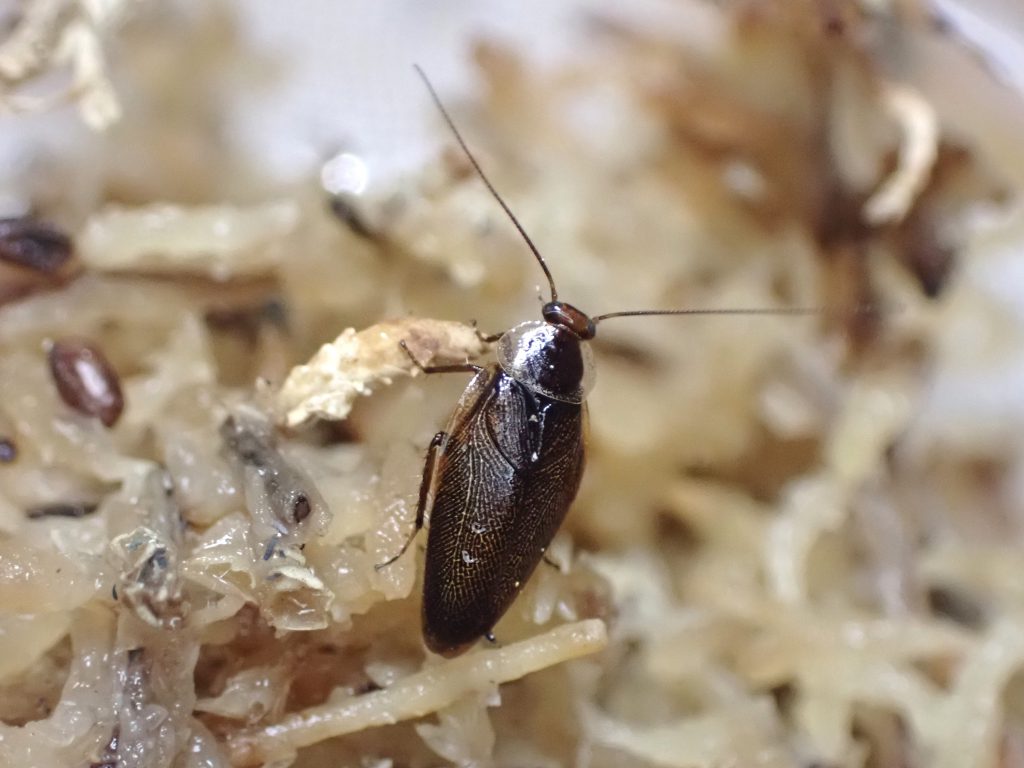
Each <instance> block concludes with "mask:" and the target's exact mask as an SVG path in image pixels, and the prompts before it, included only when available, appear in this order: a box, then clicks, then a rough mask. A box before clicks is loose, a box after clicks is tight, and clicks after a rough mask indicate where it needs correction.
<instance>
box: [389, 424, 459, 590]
mask: <svg viewBox="0 0 1024 768" xmlns="http://www.w3.org/2000/svg"><path fill="white" fill-rule="evenodd" d="M447 440H448V433H447V432H438V433H437V434H436V435H434V439H433V440H431V441H430V447H429V448H427V461H426V464H425V465H424V467H423V479H421V480H420V498H419V501H418V502H417V503H416V523H415V525H414V527H413V529H412V534H410V536H409V538H408V539H406V540H405V544H403V545H402V548H401V549H400V550H398V554H397V555H395V556H394V557H392V558H390V559H388V560H385V561H384V562H383V563H378V564H377V565H375V566H374V568H375V569H376V570H378V571H379V570H380V569H381V568H387V567H388V566H389V565H391V564H392V563H393V562H395V561H396V560H397V559H398V558H400V557H401V556H402V555H404V554H405V551H406V550H407V549H408V548H409V545H410V544H412V541H413V539H415V538H416V534H417V533H419V532H420V531H421V530H422V529H423V521H424V520H425V519H426V515H427V502H428V500H429V499H430V488H431V486H432V485H433V482H434V475H435V474H436V473H437V460H438V458H439V457H440V454H441V451H442V450H443V449H444V444H445V442H447Z"/></svg>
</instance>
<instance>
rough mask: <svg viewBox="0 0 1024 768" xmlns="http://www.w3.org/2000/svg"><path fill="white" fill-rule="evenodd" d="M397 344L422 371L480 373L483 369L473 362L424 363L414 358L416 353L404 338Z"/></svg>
mask: <svg viewBox="0 0 1024 768" xmlns="http://www.w3.org/2000/svg"><path fill="white" fill-rule="evenodd" d="M398 346H400V347H401V348H402V350H403V351H404V352H405V354H407V355H408V356H409V359H410V360H412V364H413V365H415V366H416V367H417V368H419V369H420V370H421V371H423V373H480V371H482V370H483V368H481V367H480V366H479V365H473V363H457V364H455V365H424V364H423V363H421V362H420V361H419V360H417V359H416V355H414V354H413V353H412V350H411V349H409V345H408V344H406V343H405V339H402V340H401V341H400V342H398Z"/></svg>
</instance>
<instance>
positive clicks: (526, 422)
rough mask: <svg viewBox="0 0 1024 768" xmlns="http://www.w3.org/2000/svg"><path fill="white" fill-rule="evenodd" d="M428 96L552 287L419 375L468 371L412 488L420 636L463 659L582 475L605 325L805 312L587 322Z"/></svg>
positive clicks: (535, 559) (533, 562)
mask: <svg viewBox="0 0 1024 768" xmlns="http://www.w3.org/2000/svg"><path fill="white" fill-rule="evenodd" d="M416 71H417V73H418V74H419V75H420V77H421V78H422V79H423V82H424V83H425V84H426V87H427V89H428V91H429V92H430V95H431V98H432V99H433V100H434V102H435V104H436V105H437V107H438V109H439V110H440V112H441V114H442V116H443V117H444V119H445V122H447V124H448V126H449V128H451V130H452V133H453V134H454V135H455V138H456V140H457V141H458V143H459V145H460V146H461V147H462V150H463V151H464V152H465V153H466V156H467V158H468V159H469V161H470V163H471V164H472V165H473V167H474V168H475V169H476V172H477V174H478V175H479V176H480V178H481V179H482V180H483V182H484V184H485V185H486V186H487V189H488V190H489V191H490V193H491V194H492V195H493V196H494V198H495V199H496V200H497V202H498V204H499V205H500V206H501V207H502V209H503V210H504V211H505V213H506V214H507V215H508V217H509V219H511V221H512V223H513V225H514V226H515V227H516V229H517V230H518V231H519V233H520V235H522V237H523V239H524V241H525V242H526V244H527V246H528V247H529V248H530V250H531V251H532V252H533V255H534V257H535V258H536V259H537V263H538V264H539V265H540V268H541V269H542V270H543V271H544V275H545V277H546V278H547V281H548V285H549V287H550V289H551V301H549V302H547V303H546V304H545V305H544V307H543V309H542V313H541V314H542V316H543V319H542V320H537V321H531V322H526V323H521V324H520V325H517V326H515V327H514V328H512V329H510V330H509V331H507V332H505V333H501V334H495V335H494V336H481V338H483V339H484V340H486V341H489V342H497V346H496V352H497V363H496V364H491V365H487V366H479V365H472V364H470V363H465V364H461V365H443V366H430V367H427V366H424V365H422V364H421V363H420V362H419V361H418V360H416V358H415V357H413V356H412V354H411V353H410V352H409V350H408V348H407V347H406V346H405V345H404V343H403V344H402V347H403V349H405V351H406V352H407V353H408V354H409V356H410V358H412V361H413V363H414V364H415V365H416V366H417V367H418V368H419V369H420V370H422V371H423V372H424V373H472V374H474V376H473V379H472V381H470V383H469V386H467V387H466V390H465V392H463V394H462V397H461V398H460V399H459V402H458V404H457V405H456V406H455V411H454V413H453V414H452V416H451V419H450V420H449V422H448V426H447V427H446V429H445V430H444V431H443V432H438V433H437V434H436V435H434V439H433V440H432V441H431V443H430V448H429V450H428V452H427V461H426V467H425V469H424V472H423V479H422V481H421V484H420V491H419V503H418V505H417V509H416V523H415V529H414V531H413V533H412V535H411V536H410V537H409V539H408V540H407V541H406V543H405V545H404V546H403V547H402V549H401V551H400V552H399V553H398V554H397V555H395V557H393V558H391V559H390V560H388V561H387V562H384V563H381V564H380V565H378V566H377V567H378V568H383V567H385V566H387V565H390V564H391V563H393V562H394V561H395V560H397V559H398V558H399V557H401V556H402V554H403V553H404V552H405V551H406V549H408V547H409V544H410V543H411V542H412V540H413V539H414V538H415V536H416V534H417V533H418V532H419V530H420V529H421V528H422V527H423V524H424V520H425V518H426V516H427V513H428V511H429V514H430V535H429V536H428V538H427V554H426V565H425V570H424V577H423V637H424V640H425V642H426V645H427V647H428V648H429V649H430V650H432V651H434V652H435V653H439V654H441V655H443V656H455V655H457V654H459V653H462V652H463V651H464V650H466V649H467V648H468V647H469V646H470V645H472V644H473V643H475V642H476V641H477V640H478V639H479V638H481V637H487V638H488V639H491V640H493V639H494V638H493V635H492V632H491V630H492V629H493V627H494V625H495V624H496V623H497V622H498V620H499V619H500V618H501V617H502V615H504V613H505V611H506V610H508V607H509V606H510V605H511V603H512V601H513V600H514V599H515V598H516V596H517V595H518V594H519V592H520V590H521V589H522V587H523V585H524V584H525V583H526V581H527V579H529V578H530V574H531V573H533V571H534V569H535V568H536V567H537V564H538V563H539V562H540V560H541V558H542V557H543V556H544V552H545V550H546V549H547V546H548V544H549V543H550V542H551V539H552V538H553V537H554V535H555V532H556V531H557V530H558V528H559V527H560V526H561V524H562V520H563V519H564V518H565V515H566V512H568V510H569V506H570V505H571V504H572V502H573V499H575V497H576V492H577V490H578V489H579V485H580V480H581V478H582V477H583V465H584V458H585V447H584V431H585V424H586V418H587V412H586V403H585V402H584V401H585V399H586V396H587V393H588V392H589V391H590V388H591V386H592V385H593V383H594V371H593V362H592V358H591V351H590V349H589V346H588V344H587V342H588V341H590V340H591V339H593V338H594V334H595V331H596V328H597V325H598V323H600V322H602V321H604V320H607V319H609V318H612V317H625V316H635V315H697V314H727V313H730V314H736V313H747V314H773V315H777V314H811V313H816V312H817V310H811V309H766V310H714V309H712V310H669V311H648V310H639V311H631V312H612V313H608V314H604V315H598V316H596V317H589V316H588V315H586V314H585V313H584V312H582V311H581V310H579V309H577V308H576V307H574V306H572V305H571V304H567V303H565V302H563V301H559V300H558V291H557V289H556V288H555V281H554V278H553V277H552V275H551V272H550V270H549V269H548V266H547V264H546V262H545V261H544V258H543V257H542V256H541V254H540V252H539V251H538V250H537V248H536V246H535V245H534V244H533V242H532V241H531V240H530V237H529V236H528V235H527V234H526V231H525V230H524V229H523V227H522V226H521V225H520V224H519V221H518V220H517V219H516V217H515V215H514V214H513V213H512V211H511V210H510V209H509V207H508V206H507V205H506V204H505V202H504V200H502V198H501V196H500V195H499V194H498V192H497V191H496V190H495V188H494V187H493V186H492V185H491V183H490V181H489V180H488V179H487V177H486V176H485V175H484V172H483V170H482V169H481V168H480V166H479V164H478V163H477V161H476V158H475V157H474V156H473V154H472V153H471V152H470V150H469V148H468V147H467V146H466V143H465V141H463V139H462V136H461V135H460V134H459V131H458V129H457V128H456V127H455V124H454V122H453V121H452V119H451V117H450V116H449V115H448V112H447V111H446V110H445V108H444V106H443V105H442V104H441V101H440V99H439V98H438V96H437V94H436V92H435V91H434V89H433V87H432V86H431V84H430V82H429V81H428V80H427V78H426V76H425V75H424V73H423V72H422V70H420V69H419V67H417V68H416Z"/></svg>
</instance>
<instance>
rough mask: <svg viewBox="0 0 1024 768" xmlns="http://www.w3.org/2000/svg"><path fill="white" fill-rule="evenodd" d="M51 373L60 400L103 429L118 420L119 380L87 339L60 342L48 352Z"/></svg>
mask: <svg viewBox="0 0 1024 768" xmlns="http://www.w3.org/2000/svg"><path fill="white" fill-rule="evenodd" d="M48 357H49V360H50V373H51V374H52V375H53V381H54V383H55V384H56V385H57V391H58V392H59V393H60V396H61V399H62V400H63V401H64V402H65V403H67V404H68V405H69V406H71V407H72V408H74V409H75V410H76V411H78V412H79V413H82V414H85V415H86V416H95V417H97V418H98V419H99V420H100V421H101V422H102V423H103V426H105V427H112V426H114V424H116V423H117V420H118V419H119V418H121V412H122V411H123V410H124V396H123V395H122V394H121V379H120V378H119V377H118V375H117V372H116V371H115V370H114V368H113V366H111V365H110V362H109V361H108V360H107V356H106V355H104V354H103V351H102V350H101V349H100V348H99V347H97V346H96V345H95V344H93V343H92V342H91V341H88V340H86V339H74V338H72V339H59V340H57V341H55V342H53V344H52V345H51V347H50V350H49V355H48Z"/></svg>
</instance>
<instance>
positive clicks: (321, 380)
mask: <svg viewBox="0 0 1024 768" xmlns="http://www.w3.org/2000/svg"><path fill="white" fill-rule="evenodd" d="M402 341H404V342H405V343H406V346H407V347H408V349H409V353H410V354H412V355H413V356H414V357H415V358H416V360H418V361H419V362H420V363H421V364H422V365H433V364H439V363H461V362H464V361H465V360H467V359H473V358H475V357H477V356H479V355H481V354H483V352H484V351H485V350H486V349H487V344H486V343H485V342H483V341H481V340H480V337H479V335H478V334H477V331H476V329H475V328H473V327H471V326H468V325H465V324H463V323H457V322H452V321H449V320H430V319H427V318H406V319H403V320H391V321H387V322H383V323H377V324H376V325H373V326H370V327H369V328H366V329H365V330H362V331H358V332H357V331H356V330H355V329H354V328H347V329H346V330H345V331H344V332H343V333H342V334H341V335H340V336H339V337H338V338H337V339H335V340H334V341H332V342H331V343H330V344H324V346H322V347H321V348H320V349H319V351H318V352H317V353H316V354H315V355H314V356H313V357H312V358H311V359H310V361H309V362H308V363H306V364H305V365H298V366H296V367H295V368H293V369H292V371H291V373H290V374H289V375H288V378H287V379H285V382H284V385H283V386H282V387H281V391H280V392H278V394H277V406H278V409H279V410H280V412H281V414H282V416H281V419H282V421H283V422H284V424H286V425H287V426H289V427H295V426H298V425H300V424H302V423H304V422H306V421H309V420H311V419H317V418H318V419H327V420H341V419H344V418H345V417H346V416H348V414H349V411H351V410H352V402H353V401H354V400H355V399H356V397H359V396H360V395H368V394H370V393H371V392H372V391H373V389H374V387H375V386H376V385H377V384H384V385H388V384H390V383H391V382H392V380H393V379H394V377H395V376H412V375H416V373H417V368H416V366H415V364H414V363H413V361H412V360H411V359H410V357H409V355H408V354H406V353H405V352H404V351H403V350H402V348H401V346H400V345H399V344H400V342H402Z"/></svg>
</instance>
